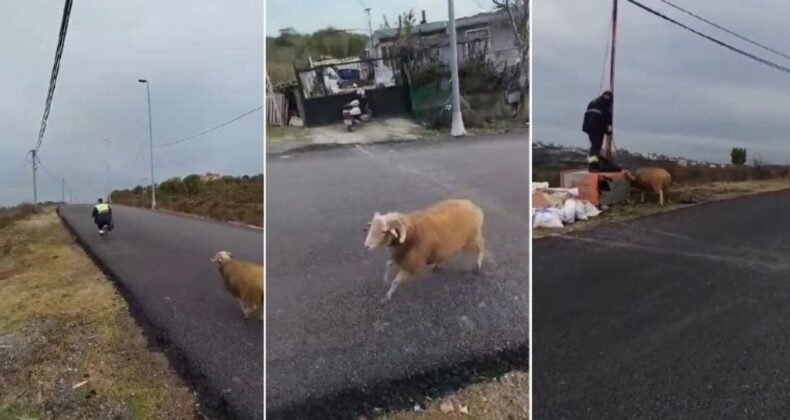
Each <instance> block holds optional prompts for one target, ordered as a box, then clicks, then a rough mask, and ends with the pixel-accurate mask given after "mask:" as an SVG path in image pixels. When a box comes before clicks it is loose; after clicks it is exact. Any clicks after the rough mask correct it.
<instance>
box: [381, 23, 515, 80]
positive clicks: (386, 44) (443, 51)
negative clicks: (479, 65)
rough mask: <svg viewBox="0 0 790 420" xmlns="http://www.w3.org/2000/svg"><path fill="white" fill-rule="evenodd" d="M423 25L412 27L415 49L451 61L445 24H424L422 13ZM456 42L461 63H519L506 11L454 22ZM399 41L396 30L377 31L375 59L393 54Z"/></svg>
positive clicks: (507, 64) (426, 55)
mask: <svg viewBox="0 0 790 420" xmlns="http://www.w3.org/2000/svg"><path fill="white" fill-rule="evenodd" d="M422 16H423V23H420V24H417V25H414V26H413V27H412V30H411V35H412V36H413V37H416V46H417V49H418V50H420V51H421V54H422V55H423V56H425V57H432V58H436V59H439V60H441V61H443V62H444V63H449V62H450V40H449V35H448V33H447V23H448V22H447V21H436V22H427V21H426V20H425V12H423V15H422ZM455 29H456V33H457V40H458V46H459V48H458V60H459V61H461V62H463V61H466V60H467V59H469V58H470V57H474V56H476V55H477V54H484V55H485V57H486V58H487V59H489V60H492V61H494V62H495V63H497V64H499V65H502V66H514V65H516V64H518V62H519V61H520V59H521V56H520V54H519V51H518V47H517V46H516V37H515V34H514V33H513V27H512V26H511V23H510V19H509V17H508V15H507V12H505V11H496V12H486V13H479V14H476V15H474V16H468V17H462V18H458V19H456V20H455ZM397 40H398V28H384V29H379V30H377V31H376V32H374V33H373V45H374V49H375V51H376V54H377V56H378V57H381V58H388V57H392V56H394V55H395V53H394V51H393V49H394V47H395V44H396V42H397Z"/></svg>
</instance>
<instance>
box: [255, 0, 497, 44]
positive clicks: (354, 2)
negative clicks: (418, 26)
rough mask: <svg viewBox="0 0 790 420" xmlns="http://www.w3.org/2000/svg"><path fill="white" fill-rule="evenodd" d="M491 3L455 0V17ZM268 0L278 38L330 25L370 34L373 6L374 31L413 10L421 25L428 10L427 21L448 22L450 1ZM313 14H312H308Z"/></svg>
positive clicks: (269, 26) (270, 28) (269, 21)
mask: <svg viewBox="0 0 790 420" xmlns="http://www.w3.org/2000/svg"><path fill="white" fill-rule="evenodd" d="M492 4H493V3H492V2H491V0H455V15H456V17H462V16H470V15H474V14H477V13H480V12H484V11H488V10H490V9H491V5H492ZM296 5H297V2H294V1H292V0H267V1H266V34H267V35H269V36H277V35H279V30H280V29H283V28H288V27H292V28H294V29H296V30H297V31H299V32H301V33H312V32H315V31H317V30H319V29H324V28H327V27H329V26H332V27H334V28H338V29H361V30H364V32H367V31H368V18H367V14H365V8H364V7H363V5H365V6H366V7H370V8H371V11H370V16H371V21H372V25H373V30H376V29H378V28H379V27H381V26H382V25H383V24H384V18H383V16H384V15H386V16H387V19H388V20H389V22H390V25H396V24H397V22H398V15H400V14H402V13H404V12H408V11H409V9H414V15H415V18H416V19H417V21H418V22H419V20H420V16H421V11H422V10H425V16H426V18H427V20H428V21H429V22H430V21H437V20H446V19H447V0H338V1H332V2H327V1H324V0H299V2H298V7H297V6H296ZM306 11H310V13H306Z"/></svg>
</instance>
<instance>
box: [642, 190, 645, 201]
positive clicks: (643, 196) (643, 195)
mask: <svg viewBox="0 0 790 420" xmlns="http://www.w3.org/2000/svg"><path fill="white" fill-rule="evenodd" d="M644 202H645V192H644V191H642V203H644Z"/></svg>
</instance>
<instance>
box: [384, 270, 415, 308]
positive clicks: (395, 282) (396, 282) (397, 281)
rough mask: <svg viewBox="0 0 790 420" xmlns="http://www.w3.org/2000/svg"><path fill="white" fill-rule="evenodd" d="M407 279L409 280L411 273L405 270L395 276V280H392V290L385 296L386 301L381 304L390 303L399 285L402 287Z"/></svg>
mask: <svg viewBox="0 0 790 420" xmlns="http://www.w3.org/2000/svg"><path fill="white" fill-rule="evenodd" d="M407 278H409V273H407V272H405V271H403V270H401V271H398V275H397V276H395V279H394V280H392V286H390V290H389V291H387V295H386V296H384V299H382V300H381V303H387V302H389V301H390V299H392V294H393V293H395V290H396V289H397V288H398V285H400V284H401V283H402V282H403V281H405V280H406V279H407Z"/></svg>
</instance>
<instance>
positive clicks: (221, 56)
mask: <svg viewBox="0 0 790 420" xmlns="http://www.w3.org/2000/svg"><path fill="white" fill-rule="evenodd" d="M63 3H64V1H63V0H35V1H4V2H0V16H2V17H3V18H2V25H0V51H2V52H3V60H2V61H0V91H2V95H0V139H2V140H1V141H2V143H0V148H1V149H0V150H2V151H1V152H0V177H2V179H3V182H2V183H1V184H0V205H11V204H16V203H19V202H21V201H25V200H27V201H32V182H31V173H30V172H31V169H30V163H29V162H26V161H25V153H27V152H28V151H29V150H30V149H31V148H32V147H33V146H34V145H35V142H36V139H37V135H38V131H39V127H40V122H41V115H42V113H43V110H44V100H45V98H46V93H47V87H48V83H49V76H50V72H51V69H52V63H53V59H54V53H55V47H56V45H57V39H58V30H59V28H60V20H61V15H62V10H63ZM262 25H263V4H262V2H261V1H260V0H243V1H234V2H207V1H199V2H196V1H189V0H171V1H158V0H115V1H111V2H108V1H102V0H80V1H75V2H74V6H73V9H72V14H71V20H70V24H69V31H68V36H67V39H66V45H65V51H64V54H63V59H62V61H61V69H60V76H59V78H58V83H57V90H56V91H55V98H54V101H53V104H52V110H51V112H50V116H49V122H48V128H47V131H46V135H45V138H44V143H43V146H42V148H41V151H40V157H41V161H42V163H43V165H44V168H45V171H44V170H42V171H40V172H39V198H40V199H41V200H55V199H60V192H61V186H60V178H61V177H66V179H67V183H68V184H69V186H70V187H71V189H72V190H73V193H74V199H75V201H76V200H79V201H82V202H92V201H94V200H95V199H96V198H97V197H99V196H101V195H102V194H103V192H104V191H105V190H106V188H107V187H127V186H130V185H135V184H138V183H142V182H143V181H142V178H144V177H148V176H149V175H148V173H149V169H148V168H149V167H148V162H149V160H148V149H147V144H148V120H147V119H148V114H147V105H146V95H145V86H144V85H142V84H140V83H138V82H137V79H138V78H147V79H149V81H150V82H151V102H152V108H153V132H154V143H155V144H157V143H165V142H167V141H170V140H177V139H180V138H182V137H186V136H189V135H191V134H193V133H196V132H199V131H201V130H204V129H206V128H210V127H212V126H214V125H216V124H219V123H222V122H224V121H226V120H229V119H231V118H233V117H234V116H236V115H239V114H241V113H244V112H245V111H248V110H250V109H253V108H255V107H257V106H259V105H261V101H262V99H261V97H262V89H263V82H262V76H261V75H262V74H263V48H262V43H263V33H262ZM262 126H263V117H262V113H260V112H258V113H255V114H253V115H251V116H249V117H247V118H245V119H242V120H240V121H238V122H236V123H234V124H232V125H229V126H227V127H225V128H223V129H220V130H218V131H215V132H213V133H211V134H209V135H207V136H204V137H200V138H198V139H195V140H193V141H190V142H186V143H183V144H181V145H177V146H172V147H166V148H159V149H156V148H155V149H154V154H155V156H154V162H155V170H156V178H157V180H162V179H165V178H167V177H170V176H181V175H184V174H189V173H195V172H205V171H216V172H221V173H228V174H245V173H260V172H261V171H262V169H263V151H262V149H263V145H262V133H263V128H262ZM105 138H106V139H108V141H109V154H108V161H109V168H110V176H109V177H107V175H106V173H107V171H106V170H105V166H104V164H103V161H104V155H105V146H104V143H103V139H105ZM143 146H146V147H143ZM47 172H48V173H49V174H50V175H51V176H50V175H48V174H47Z"/></svg>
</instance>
